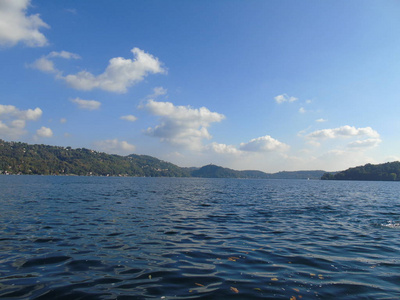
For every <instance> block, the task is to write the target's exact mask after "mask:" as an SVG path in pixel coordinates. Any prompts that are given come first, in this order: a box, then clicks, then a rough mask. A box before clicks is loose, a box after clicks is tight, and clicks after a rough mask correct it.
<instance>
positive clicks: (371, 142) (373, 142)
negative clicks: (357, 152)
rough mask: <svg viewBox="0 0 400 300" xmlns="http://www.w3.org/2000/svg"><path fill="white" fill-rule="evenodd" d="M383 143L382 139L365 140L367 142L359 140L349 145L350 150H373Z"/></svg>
mask: <svg viewBox="0 0 400 300" xmlns="http://www.w3.org/2000/svg"><path fill="white" fill-rule="evenodd" d="M381 142H382V140H381V139H365V140H357V141H354V142H351V143H349V144H348V147H350V148H358V149H365V148H372V147H376V146H378V145H379V144H380V143H381Z"/></svg>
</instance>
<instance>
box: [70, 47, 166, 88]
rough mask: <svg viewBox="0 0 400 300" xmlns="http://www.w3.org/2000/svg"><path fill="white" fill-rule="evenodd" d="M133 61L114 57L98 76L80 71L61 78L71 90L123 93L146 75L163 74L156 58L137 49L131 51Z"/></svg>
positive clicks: (163, 70) (162, 69)
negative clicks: (100, 90) (99, 90)
mask: <svg viewBox="0 0 400 300" xmlns="http://www.w3.org/2000/svg"><path fill="white" fill-rule="evenodd" d="M131 52H132V54H133V56H134V59H126V58H123V57H115V58H112V59H110V61H109V64H108V66H107V68H106V70H105V71H104V73H102V74H100V75H97V76H96V75H93V74H92V73H90V72H88V71H81V72H79V73H77V74H75V75H67V76H65V77H62V79H64V80H65V81H66V82H67V83H68V84H69V85H70V86H71V87H72V88H75V89H78V90H85V91H89V90H93V89H96V88H98V89H102V90H106V91H110V92H117V93H125V92H126V91H127V89H128V87H130V86H132V85H134V84H136V83H138V82H140V81H142V80H143V79H144V78H145V77H146V76H147V75H148V74H150V73H153V74H157V73H165V72H166V70H165V69H164V68H163V67H162V63H161V62H160V61H159V60H158V58H156V57H154V56H152V55H151V54H149V53H146V52H144V51H143V50H141V49H139V48H133V49H132V50H131Z"/></svg>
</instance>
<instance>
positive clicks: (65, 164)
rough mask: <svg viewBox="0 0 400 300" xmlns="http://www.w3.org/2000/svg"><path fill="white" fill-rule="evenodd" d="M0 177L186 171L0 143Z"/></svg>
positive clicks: (142, 159)
mask: <svg viewBox="0 0 400 300" xmlns="http://www.w3.org/2000/svg"><path fill="white" fill-rule="evenodd" d="M0 174H40V175H99V176H153V177H156V176H169V177H171V176H173V177H182V176H189V175H190V174H189V172H188V171H186V170H184V169H182V168H180V167H178V166H176V165H174V164H171V163H168V162H165V161H162V160H159V159H157V158H154V157H151V156H146V155H135V154H132V155H129V156H119V155H110V154H106V153H102V152H97V151H94V150H88V149H84V148H81V149H72V148H71V147H56V146H47V145H29V144H26V143H20V142H5V141H3V140H0Z"/></svg>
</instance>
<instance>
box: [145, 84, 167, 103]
mask: <svg viewBox="0 0 400 300" xmlns="http://www.w3.org/2000/svg"><path fill="white" fill-rule="evenodd" d="M167 91H168V90H167V89H164V88H163V87H161V86H158V87H155V88H154V89H153V94H151V95H149V96H147V98H148V99H153V100H154V99H155V98H157V97H159V96H162V95H165V94H167Z"/></svg>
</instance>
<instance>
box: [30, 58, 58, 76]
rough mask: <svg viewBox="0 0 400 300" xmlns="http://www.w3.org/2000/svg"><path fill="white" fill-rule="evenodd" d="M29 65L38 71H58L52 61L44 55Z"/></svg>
mask: <svg viewBox="0 0 400 300" xmlns="http://www.w3.org/2000/svg"><path fill="white" fill-rule="evenodd" d="M29 67H31V68H34V69H38V70H39V71H42V72H46V73H58V72H59V71H58V70H57V69H56V68H55V67H54V63H53V61H51V60H49V59H48V58H46V57H41V58H39V59H37V60H35V61H34V62H33V63H32V64H30V65H29Z"/></svg>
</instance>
